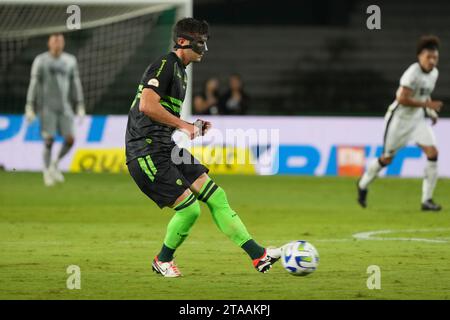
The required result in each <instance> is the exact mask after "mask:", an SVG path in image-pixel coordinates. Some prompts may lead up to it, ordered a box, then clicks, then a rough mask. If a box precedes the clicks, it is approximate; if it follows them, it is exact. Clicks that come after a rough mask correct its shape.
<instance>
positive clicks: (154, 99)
mask: <svg viewBox="0 0 450 320" xmlns="http://www.w3.org/2000/svg"><path fill="white" fill-rule="evenodd" d="M160 99H161V97H160V96H159V95H158V94H157V93H156V92H155V91H154V90H152V89H148V88H145V89H144V90H142V95H141V101H140V103H139V111H141V112H143V113H144V114H145V115H146V116H147V117H149V118H150V119H152V120H154V121H156V122H159V123H162V124H165V125H167V126H170V127H173V128H176V129H179V130H181V131H184V132H185V133H186V134H187V135H188V136H189V137H190V138H191V139H194V138H195V137H196V136H198V135H199V132H198V131H199V130H198V128H196V127H195V126H194V125H193V124H192V123H188V122H186V121H183V120H181V119H180V118H178V117H175V116H174V115H173V114H171V113H170V112H169V111H167V110H166V109H165V108H164V107H163V106H162V105H161V104H160V103H159V101H160Z"/></svg>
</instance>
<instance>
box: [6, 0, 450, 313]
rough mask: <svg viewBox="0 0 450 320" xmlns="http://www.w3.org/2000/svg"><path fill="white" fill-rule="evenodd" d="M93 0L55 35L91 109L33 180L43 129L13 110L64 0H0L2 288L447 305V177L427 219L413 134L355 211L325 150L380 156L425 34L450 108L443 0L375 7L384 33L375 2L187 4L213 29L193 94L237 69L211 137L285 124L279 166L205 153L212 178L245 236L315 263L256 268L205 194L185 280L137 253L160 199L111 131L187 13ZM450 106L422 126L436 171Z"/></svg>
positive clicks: (148, 246)
mask: <svg viewBox="0 0 450 320" xmlns="http://www.w3.org/2000/svg"><path fill="white" fill-rule="evenodd" d="M8 1H9V0H8ZM48 1H50V0H48ZM34 2H36V1H34ZM53 2H57V1H53ZM59 2H64V3H68V1H63V0H61V1H59ZM74 2H77V1H74ZM88 2H89V0H84V1H83V4H81V5H80V7H81V10H82V27H83V24H84V26H86V25H87V24H90V23H94V24H95V26H93V27H92V28H87V29H82V30H80V31H73V32H67V33H66V39H67V41H66V44H67V47H66V50H67V51H68V52H70V53H73V54H75V55H76V56H77V58H78V61H79V65H80V73H81V77H82V82H83V86H84V94H85V97H86V103H87V112H88V114H90V116H89V117H87V118H86V119H84V121H83V122H82V123H78V119H77V121H76V131H77V137H76V144H75V148H74V149H73V150H72V151H71V153H70V154H69V155H68V156H67V158H65V159H64V161H63V162H62V163H61V166H62V168H63V169H64V170H67V171H72V172H67V173H65V177H66V182H65V183H64V184H58V186H57V187H54V188H46V187H45V186H44V185H43V183H42V174H41V172H40V170H41V167H42V147H43V146H42V140H41V138H40V135H39V123H38V122H34V123H32V124H30V125H27V124H26V123H25V121H24V118H23V111H24V105H25V94H26V90H27V86H28V82H29V72H30V68H31V63H32V61H33V58H34V57H35V55H36V54H38V53H40V52H42V51H45V50H46V39H47V36H46V34H47V33H48V32H49V30H50V29H51V30H55V29H57V28H59V27H61V26H62V27H63V28H65V20H66V18H67V13H66V12H65V8H66V5H63V6H62V7H59V8H56V9H52V10H50V8H49V7H48V6H47V7H39V6H30V5H29V4H27V5H21V7H20V6H19V7H18V6H16V9H11V10H13V11H14V10H16V11H14V12H13V11H6V7H5V6H3V5H4V3H5V1H1V2H0V55H1V56H0V165H2V166H3V167H4V169H6V172H2V171H1V170H0V248H1V250H0V299H163V300H165V299H226V300H235V299H255V300H267V299H285V300H306V299H447V300H448V299H449V297H450V272H449V265H450V263H449V257H450V246H448V243H449V242H450V220H449V219H448V214H449V209H448V208H450V199H449V197H448V194H449V190H450V179H446V178H445V177H443V178H440V179H439V182H438V185H437V188H436V193H435V199H436V201H438V202H439V203H441V204H442V205H443V208H444V209H443V210H442V211H441V212H440V213H436V214H434V213H424V212H422V211H420V191H421V184H422V179H421V176H422V174H423V168H424V164H425V157H424V156H423V155H422V153H421V151H420V150H419V149H418V148H417V147H416V146H414V145H409V146H408V147H407V148H405V149H403V151H401V153H400V154H399V155H398V157H397V158H396V160H395V162H394V163H393V164H392V165H391V166H390V167H389V168H388V169H387V170H386V171H385V173H383V174H388V175H392V176H394V178H391V177H387V178H383V179H380V180H378V181H376V183H374V185H373V186H371V190H370V197H369V206H368V208H366V209H364V210H363V209H362V208H360V207H359V206H358V204H357V202H356V201H355V200H356V188H355V182H356V180H357V178H356V177H354V176H352V177H335V176H336V175H340V174H341V172H340V170H339V168H340V166H339V165H338V158H339V156H338V150H345V149H346V148H347V151H348V147H353V148H354V149H351V150H353V151H355V152H356V153H353V156H351V157H350V160H355V162H356V163H357V164H358V165H359V167H361V165H362V166H364V164H365V163H366V162H367V160H368V158H372V157H373V156H375V155H376V154H377V153H379V151H380V148H381V144H382V138H383V115H384V113H385V111H386V108H387V106H388V104H389V103H391V101H392V100H393V97H394V94H395V90H396V89H397V86H398V80H399V77H400V75H401V73H402V72H403V71H404V70H405V68H407V66H408V65H409V64H411V63H413V62H414V61H415V44H416V40H417V38H418V37H419V36H420V35H422V34H424V33H436V34H437V35H438V36H440V38H441V39H442V48H441V50H440V56H441V60H440V65H439V70H440V78H439V80H438V82H437V86H436V90H435V92H434V94H433V98H435V99H442V100H443V101H444V104H445V103H448V95H449V91H448V88H449V84H450V83H449V81H450V80H449V71H450V70H449V66H450V65H449V59H450V57H449V51H448V43H449V40H450V34H449V32H450V31H449V30H450V28H448V27H449V22H448V16H449V14H450V4H449V3H448V1H444V0H428V1H426V2H423V1H421V2H419V1H406V0H389V1H377V2H376V4H378V5H380V7H381V28H382V29H381V30H368V29H367V28H366V19H367V17H368V14H367V13H366V8H367V6H368V5H369V4H373V3H372V2H371V1H370V2H369V1H365V0H361V1H358V0H354V1H349V0H336V1H332V0H323V1H320V2H319V1H313V0H299V1H296V2H295V3H293V2H289V5H287V4H288V3H287V2H282V3H281V2H280V3H281V4H282V5H278V3H277V5H274V2H273V1H270V2H269V1H267V2H263V1H258V2H257V3H258V6H256V5H255V4H254V3H255V1H247V0H232V1H222V0H196V1H194V6H193V13H194V16H195V17H198V18H204V19H206V20H208V21H209V22H210V24H211V33H212V37H211V39H210V41H209V43H208V44H209V49H210V52H209V53H208V54H207V55H206V56H205V58H204V61H203V62H202V63H201V64H197V65H195V66H194V67H193V93H196V92H198V91H199V90H200V89H201V87H202V85H203V83H204V81H205V80H206V79H208V78H209V77H211V76H218V77H219V78H220V79H221V81H222V82H223V83H224V82H226V80H227V78H228V76H229V75H230V74H231V73H235V72H238V73H240V74H241V75H242V78H243V80H244V83H245V89H246V90H247V92H248V94H249V95H250V97H251V105H250V108H249V110H248V113H247V115H245V116H224V115H217V116H207V117H209V119H211V121H212V122H213V125H214V127H215V128H218V129H219V130H221V131H224V130H226V129H227V128H244V129H246V128H265V129H268V128H275V129H279V130H280V131H279V133H280V148H279V149H276V148H275V150H276V151H277V152H278V153H275V157H276V156H277V157H278V159H279V160H280V161H279V166H278V170H277V171H276V173H279V175H271V174H272V173H275V172H274V170H272V169H273V168H265V169H267V170H265V171H262V170H261V167H260V166H258V165H259V164H260V163H259V162H258V161H257V165H248V164H245V165H243V166H223V165H213V166H211V167H212V169H213V170H212V171H213V172H214V173H215V174H212V177H213V179H214V180H215V181H216V182H217V183H218V184H219V185H220V186H221V187H223V188H224V190H226V192H227V195H228V198H229V200H230V203H231V205H232V206H233V209H234V210H235V211H236V212H238V213H239V216H240V217H241V218H242V220H243V221H244V222H245V223H246V226H247V227H248V229H249V231H250V232H251V233H252V235H253V236H254V237H255V239H257V240H258V242H260V243H262V244H264V245H275V246H281V245H283V244H285V243H287V242H288V241H290V240H293V239H306V240H308V241H310V242H311V243H312V244H314V245H315V246H316V248H317V249H318V251H319V253H320V259H321V262H320V265H319V268H318V270H317V271H316V272H315V273H314V274H313V275H311V276H308V277H299V278H294V277H292V276H291V275H289V274H287V273H286V272H285V271H284V270H283V268H282V267H281V266H280V265H275V266H274V268H273V269H272V270H271V271H270V273H269V274H267V275H261V274H258V273H257V272H255V270H254V268H253V266H252V265H251V263H250V261H249V259H248V257H247V256H246V255H245V254H244V253H242V252H240V251H239V249H238V248H236V246H235V245H234V244H233V243H232V242H231V241H228V239H226V237H224V235H223V234H221V233H220V232H219V231H218V230H217V228H216V227H215V225H214V222H213V221H212V219H211V216H210V214H209V212H208V210H207V208H206V206H204V205H203V204H201V206H202V215H201V216H200V218H199V220H198V222H197V223H196V225H195V226H194V229H193V232H192V233H191V235H190V236H189V239H188V240H187V241H186V242H185V243H184V244H183V247H182V248H180V250H179V251H177V256H176V261H177V263H178V264H179V266H180V268H181V269H182V272H183V275H184V277H182V278H181V279H178V280H179V281H178V280H176V281H170V283H168V282H166V281H164V280H166V279H162V278H161V277H157V276H154V275H152V274H151V269H150V261H151V259H153V256H154V253H155V252H158V250H159V249H160V247H161V239H163V237H164V234H165V230H166V227H167V224H168V222H169V220H170V218H171V216H172V214H173V211H172V210H171V209H169V208H165V209H163V210H160V209H159V208H158V207H157V206H156V205H155V204H154V203H152V202H151V201H149V200H148V198H146V197H145V196H144V195H143V194H142V193H141V192H140V191H139V189H138V188H137V187H136V186H135V184H134V182H133V180H132V179H131V177H130V176H129V174H127V173H125V172H126V167H125V166H124V152H123V147H124V146H123V143H124V131H125V124H126V113H127V112H128V110H129V107H130V104H131V101H132V100H133V98H134V95H135V92H136V89H137V88H136V87H137V83H138V81H139V80H140V77H141V74H142V72H143V70H144V69H145V67H146V66H147V64H148V63H149V62H150V61H152V60H153V59H154V57H156V56H158V55H160V54H161V52H165V51H167V50H169V49H170V46H171V43H170V29H171V26H172V24H173V22H174V21H175V20H176V19H177V17H178V15H180V14H181V15H183V13H182V12H181V13H180V12H179V10H178V9H176V8H174V6H173V5H171V4H169V5H168V4H164V5H163V7H159V9H158V10H156V11H152V9H151V8H149V7H148V6H147V5H144V4H140V6H135V5H133V6H131V5H125V2H124V1H122V5H120V6H106V7H105V6H98V7H96V6H95V5H92V4H89V3H88ZM116 2H117V1H116ZM165 2H171V0H168V1H165ZM127 3H128V2H127ZM17 8H19V10H18V11H17ZM61 8H62V10H61ZM147 9H149V12H148V13H145V14H141V13H142V12H143V10H147ZM162 9H164V10H162ZM123 15H125V17H127V18H126V19H122V18H123ZM130 16H133V18H131V17H130ZM19 17H20V18H19ZM121 17H122V18H121ZM61 21H63V23H61ZM13 31H14V32H13ZM184 107H185V110H186V108H188V107H189V105H185V106H184ZM449 115H450V113H449V109H448V106H446V105H445V106H444V109H443V112H442V114H441V116H442V118H441V119H440V122H439V123H438V124H437V126H436V127H435V132H436V135H437V138H438V142H439V148H440V161H439V163H440V172H441V175H443V176H447V177H449V176H450V172H449V170H450V166H449V165H448V163H450V146H449V144H448V143H446V139H447V137H448V136H450V119H448V116H449ZM196 117H197V116H193V117H192V118H191V119H196ZM199 117H200V116H199ZM202 117H203V116H202ZM60 142H61V140H60V139H59V140H57V146H56V147H55V148H53V149H54V151H57V150H58V149H59V148H58V147H59V146H60ZM213 147H214V148H217V149H219V150H220V149H221V148H222V147H223V146H222V145H216V146H213ZM237 147H238V148H237V149H231V153H234V152H244V153H251V154H252V155H253V156H255V155H256V156H257V155H259V156H260V157H261V153H258V152H255V151H254V150H255V148H254V147H255V146H254V145H246V146H244V149H243V150H242V149H239V146H237ZM262 147H263V148H262V149H260V151H261V150H262V151H268V150H272V151H273V150H274V149H273V148H272V149H271V148H268V146H267V145H263V146H262ZM342 147H344V148H343V149H342ZM361 152H362V153H363V154H364V155H367V157H366V159H365V157H361ZM263 153H264V152H263ZM350 153H351V152H350ZM271 155H272V154H269V158H270V156H271ZM355 155H356V156H355ZM258 159H260V158H258ZM21 171H25V172H21ZM29 171H34V172H29ZM82 171H87V172H82ZM91 171H94V172H103V173H99V174H91V173H90V172H91ZM78 172H80V173H78ZM109 172H122V173H123V174H108V173H109ZM258 172H259V173H261V174H268V176H260V175H255V174H254V173H258ZM216 173H241V174H236V175H230V174H224V175H221V174H216ZM242 173H244V174H245V175H243V174H242ZM347 173H348V172H347ZM353 173H354V172H353ZM304 175H315V176H311V177H305V176H304ZM317 175H325V176H326V177H316V176H317ZM399 176H400V177H404V176H413V177H417V178H411V179H402V178H400V179H399V178H398V177H399ZM356 235H359V237H356ZM372 240H376V241H372ZM218 251H219V252H220V254H217V253H218ZM71 265H76V266H79V267H80V269H81V289H80V290H70V289H69V288H68V287H67V280H68V277H69V276H70V275H69V274H68V273H67V271H66V270H67V268H68V266H71ZM371 265H377V266H379V267H380V269H381V272H382V277H381V282H382V284H381V290H370V289H368V287H367V280H368V277H369V276H370V275H369V274H367V268H368V266H371ZM218 266H221V267H222V266H225V267H224V268H220V271H218ZM261 279H263V280H261ZM157 309H158V308H157ZM172 309H173V310H175V308H172ZM172 309H171V310H169V311H173V310H172ZM316 309H317V308H313V309H312V310H314V312H315V311H316ZM292 310H294V309H292ZM295 310H298V308H296V309H295ZM169 311H168V312H169ZM274 312H276V311H274Z"/></svg>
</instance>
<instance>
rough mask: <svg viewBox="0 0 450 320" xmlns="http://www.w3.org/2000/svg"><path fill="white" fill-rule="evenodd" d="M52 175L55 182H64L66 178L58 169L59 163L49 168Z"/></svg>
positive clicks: (54, 162) (54, 163)
mask: <svg viewBox="0 0 450 320" xmlns="http://www.w3.org/2000/svg"><path fill="white" fill-rule="evenodd" d="M49 171H50V174H51V176H52V178H53V180H55V182H64V176H63V174H62V172H61V171H60V170H59V169H58V163H57V162H56V161H53V162H52V164H51V165H50V168H49Z"/></svg>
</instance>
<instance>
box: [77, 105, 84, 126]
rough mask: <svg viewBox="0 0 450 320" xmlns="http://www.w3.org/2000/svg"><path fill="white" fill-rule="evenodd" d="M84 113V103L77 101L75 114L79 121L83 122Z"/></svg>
mask: <svg viewBox="0 0 450 320" xmlns="http://www.w3.org/2000/svg"><path fill="white" fill-rule="evenodd" d="M85 115H86V108H85V107H84V103H82V102H79V103H78V104H77V116H78V118H79V120H78V121H79V123H80V124H81V123H83V121H84V116H85Z"/></svg>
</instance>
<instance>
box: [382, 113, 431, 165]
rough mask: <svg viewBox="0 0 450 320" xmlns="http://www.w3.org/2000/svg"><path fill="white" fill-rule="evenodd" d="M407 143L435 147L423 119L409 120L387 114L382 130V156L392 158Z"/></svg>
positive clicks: (425, 121)
mask: <svg viewBox="0 0 450 320" xmlns="http://www.w3.org/2000/svg"><path fill="white" fill-rule="evenodd" d="M409 142H414V143H416V144H419V145H421V146H436V137H435V135H434V132H433V130H432V129H431V125H430V124H429V123H428V121H427V119H426V118H425V117H421V118H418V119H410V118H407V117H402V116H400V115H399V114H396V113H395V112H388V114H387V115H386V123H385V129H384V145H383V155H384V156H385V157H392V156H394V155H395V153H396V152H397V151H398V150H399V149H400V148H403V147H404V146H406V145H407V144H408V143H409Z"/></svg>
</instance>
